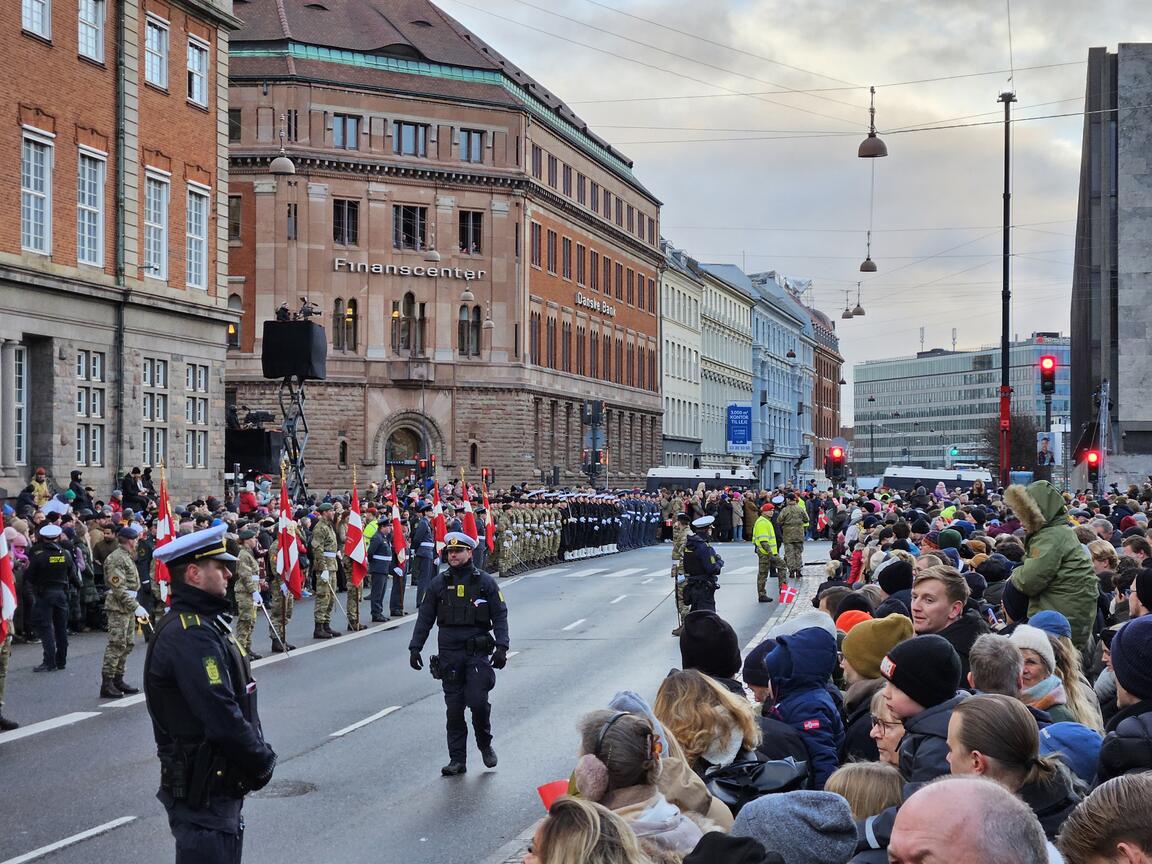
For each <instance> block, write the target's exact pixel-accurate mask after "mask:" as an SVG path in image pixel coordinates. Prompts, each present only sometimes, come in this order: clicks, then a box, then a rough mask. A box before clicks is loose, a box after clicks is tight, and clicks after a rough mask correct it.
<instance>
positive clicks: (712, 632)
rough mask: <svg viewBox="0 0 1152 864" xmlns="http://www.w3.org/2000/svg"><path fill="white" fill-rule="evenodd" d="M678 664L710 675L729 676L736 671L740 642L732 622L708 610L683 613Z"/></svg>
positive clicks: (738, 663)
mask: <svg viewBox="0 0 1152 864" xmlns="http://www.w3.org/2000/svg"><path fill="white" fill-rule="evenodd" d="M680 665H681V666H683V667H684V668H685V669H696V670H698V671H700V672H703V673H704V674H705V675H711V676H712V677H714V678H731V677H733V676H734V675H735V674H736V673H737V672H739V671H740V643H739V641H738V640H737V638H736V631H735V630H733V629H732V625H731V624H729V623H728V622H727V621H725V620H724V619H723V618H721V617H720V616H719V615H717V614H716V613H715V612H713V611H711V610H709V609H700V610H698V611H696V612H689V613H688V614H687V615H685V616H684V629H683V630H682V631H681V633H680Z"/></svg>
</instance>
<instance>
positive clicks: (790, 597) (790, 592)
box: [780, 585, 800, 603]
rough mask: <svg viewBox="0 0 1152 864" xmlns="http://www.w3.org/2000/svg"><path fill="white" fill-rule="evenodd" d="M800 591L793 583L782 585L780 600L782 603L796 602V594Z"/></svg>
mask: <svg viewBox="0 0 1152 864" xmlns="http://www.w3.org/2000/svg"><path fill="white" fill-rule="evenodd" d="M799 593H800V592H799V591H797V590H796V589H795V588H793V587H792V586H791V585H781V586H780V602H781V603H794V602H795V601H796V595H797V594H799Z"/></svg>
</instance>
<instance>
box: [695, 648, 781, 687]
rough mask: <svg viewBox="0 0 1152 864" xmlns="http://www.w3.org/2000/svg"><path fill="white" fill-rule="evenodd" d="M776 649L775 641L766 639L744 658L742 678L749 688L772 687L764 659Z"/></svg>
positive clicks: (770, 676)
mask: <svg viewBox="0 0 1152 864" xmlns="http://www.w3.org/2000/svg"><path fill="white" fill-rule="evenodd" d="M775 647H776V640H775V639H765V640H764V641H763V642H761V643H760V644H759V645H757V646H756V647H755V648H753V649H752V650H751V651H749V652H748V656H747V657H745V658H744V669H743V673H742V674H741V677H742V678H743V679H744V683H745V684H747V685H748V686H749V687H770V686H771V685H772V675H771V674H769V672H768V668H767V667H766V666H765V665H764V658H765V657H767V656H768V655H769V654H770V653H771V652H772V649H773V648H775ZM681 652H683V649H681Z"/></svg>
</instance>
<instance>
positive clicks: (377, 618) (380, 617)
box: [372, 615, 392, 624]
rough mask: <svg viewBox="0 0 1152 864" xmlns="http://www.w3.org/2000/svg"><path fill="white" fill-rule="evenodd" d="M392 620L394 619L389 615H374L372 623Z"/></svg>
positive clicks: (383, 622)
mask: <svg viewBox="0 0 1152 864" xmlns="http://www.w3.org/2000/svg"><path fill="white" fill-rule="evenodd" d="M391 620H392V619H391V618H389V617H388V616H387V615H373V616H372V623H373V624H387V623H388V622H389V621H391Z"/></svg>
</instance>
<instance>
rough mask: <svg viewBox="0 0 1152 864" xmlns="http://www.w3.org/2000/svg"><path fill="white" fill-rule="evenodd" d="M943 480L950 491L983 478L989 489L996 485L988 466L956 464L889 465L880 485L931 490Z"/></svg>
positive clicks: (907, 490) (970, 485)
mask: <svg viewBox="0 0 1152 864" xmlns="http://www.w3.org/2000/svg"><path fill="white" fill-rule="evenodd" d="M941 480H942V481H944V486H945V488H947V489H948V491H949V492H951V491H952V490H953V489H956V488H960V489H965V490H967V489H971V488H972V484H973V483H975V482H976V481H977V480H983V481H984V485H985V487H987V488H988V489H991V488H993V486H994V485H995V484H994V483H993V482H992V474H991V473H990V472H989V471H988V469H987V468H981V467H980V466H979V465H956V466H954V467H952V468H923V467H921V466H919V465H889V466H888V467H887V468H886V469H884V476H883V478H881V481H880V485H881V486H887V487H888V488H889V489H899V490H900V491H901V492H910V491H912V490H913V489H915V488H916V487H917V486H923V487H924V488H925V489H927V490H928V491H929V492H931V491H932V490H933V489H935V488H936V484H937V483H939V482H940V481H941Z"/></svg>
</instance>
